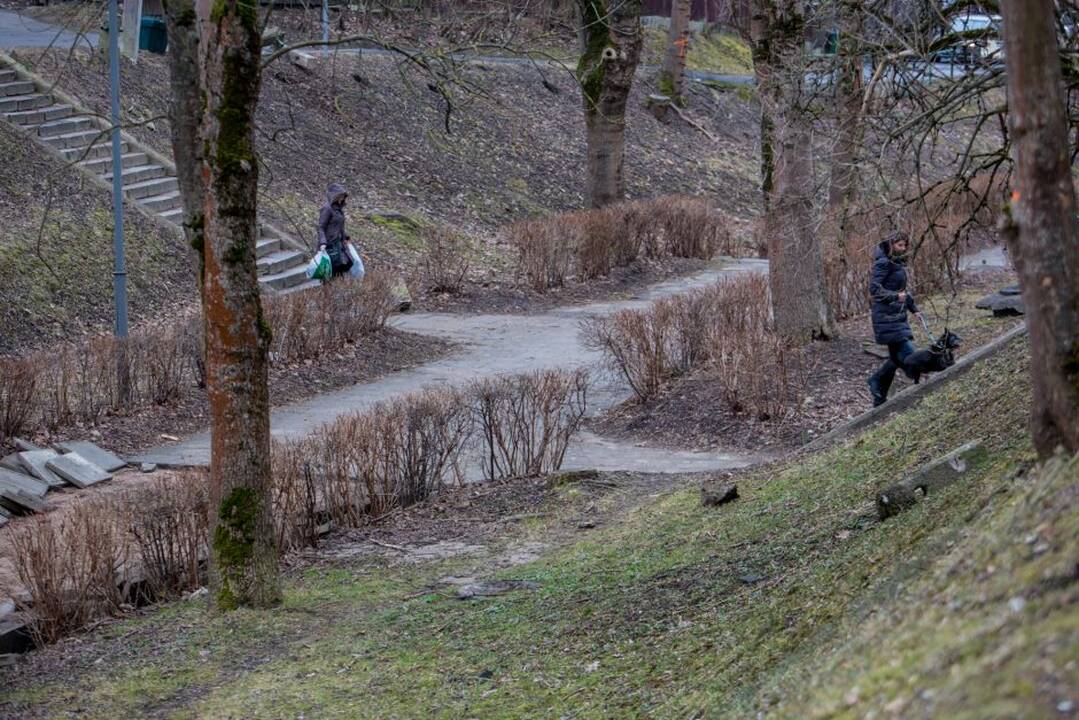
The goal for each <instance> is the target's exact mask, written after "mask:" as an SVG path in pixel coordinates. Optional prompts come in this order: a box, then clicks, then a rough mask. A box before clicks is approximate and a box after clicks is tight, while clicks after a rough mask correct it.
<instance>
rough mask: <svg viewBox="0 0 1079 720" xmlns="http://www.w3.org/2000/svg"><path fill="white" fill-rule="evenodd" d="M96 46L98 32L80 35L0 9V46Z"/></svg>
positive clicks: (7, 47) (6, 47) (27, 16)
mask: <svg viewBox="0 0 1079 720" xmlns="http://www.w3.org/2000/svg"><path fill="white" fill-rule="evenodd" d="M75 45H81V46H82V47H95V46H96V45H97V33H96V32H91V33H87V34H85V35H78V34H77V33H75V32H69V31H68V30H64V29H62V28H59V27H57V26H55V25H49V24H46V23H43V22H39V21H37V20H34V19H33V18H32V17H30V16H29V15H21V14H19V13H15V12H12V11H10V10H0V48H4V49H9V48H44V47H50V46H51V47H59V48H70V47H74V46H75Z"/></svg>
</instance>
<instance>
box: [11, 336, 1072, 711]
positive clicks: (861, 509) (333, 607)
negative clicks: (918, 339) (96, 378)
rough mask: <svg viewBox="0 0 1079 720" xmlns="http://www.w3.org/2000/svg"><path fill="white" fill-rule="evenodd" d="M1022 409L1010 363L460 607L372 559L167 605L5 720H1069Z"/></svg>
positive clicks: (1039, 499) (1047, 543) (1061, 533)
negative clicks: (918, 487) (928, 465)
mask: <svg viewBox="0 0 1079 720" xmlns="http://www.w3.org/2000/svg"><path fill="white" fill-rule="evenodd" d="M1029 393H1030V384H1029V377H1028V356H1027V350H1026V348H1025V346H1024V344H1023V343H1021V342H1020V343H1014V344H1013V346H1012V348H1011V349H1009V350H1006V351H1005V352H1003V353H1002V354H1000V355H998V356H996V357H995V358H994V359H992V360H990V361H987V362H985V363H983V364H982V365H981V366H979V367H978V368H977V369H975V370H974V371H972V372H971V373H970V374H968V375H967V376H965V378H964V379H961V380H959V381H956V382H955V383H953V384H952V385H950V386H947V387H946V388H945V389H943V390H942V391H940V392H938V393H937V394H935V395H933V396H931V397H929V398H927V399H926V400H924V401H923V402H922V403H920V404H919V405H918V406H916V407H915V408H913V409H912V410H911V411H908V412H906V413H903V414H901V415H899V416H897V417H895V418H894V419H892V420H891V421H890V422H888V423H887V424H885V425H883V426H881V427H878V428H876V429H873V430H871V431H869V432H867V433H866V434H864V435H862V436H860V437H858V438H856V439H854V440H853V441H851V442H849V443H847V444H845V445H842V446H839V447H835V448H832V449H829V450H826V451H823V452H821V453H819V454H815V455H812V456H807V457H802V458H795V459H792V460H789V461H786V462H784V463H779V464H773V465H770V466H765V467H761V468H758V469H757V470H754V471H752V472H749V473H747V474H746V475H743V476H742V477H740V478H739V479H738V482H739V488H740V495H741V499H739V500H738V501H736V502H735V503H733V504H729V505H725V506H722V507H720V508H704V507H702V506H701V505H700V503H699V501H698V493H697V492H696V490H695V487H689V488H686V489H684V490H678V491H674V492H671V493H667V494H662V495H660V496H657V497H655V498H643V499H642V500H643V504H640V505H638V506H637V507H636V509H634V510H632V511H628V512H627V513H625V514H624V515H623V516H621V517H619V518H617V519H616V520H615V521H614V522H610V523H607V524H605V525H603V526H602V527H600V528H598V529H596V530H594V531H592V532H591V533H588V534H576V535H570V536H569V537H568V538H567V539H565V540H563V541H562V542H556V543H554V544H553V546H552V549H551V550H550V552H549V553H548V554H546V555H544V556H543V557H541V558H539V559H538V560H535V561H533V562H531V563H528V564H525V565H519V566H517V567H514V568H512V569H511V570H503V571H500V573H501V576H502V577H512V578H513V579H518V580H530V581H534V582H535V583H538V585H539V588H538V589H537V590H534V591H526V590H522V591H517V592H514V593H511V594H509V595H505V596H501V597H496V598H489V599H485V600H469V601H462V600H458V599H456V598H455V597H453V596H452V595H450V594H445V593H440V592H436V591H430V592H428V591H427V589H426V588H430V587H433V586H435V585H432V584H433V583H435V584H436V583H437V579H438V578H441V577H443V576H446V575H455V574H458V575H459V574H461V573H466V572H475V568H474V567H469V563H471V562H474V561H470V560H466V559H462V558H460V557H458V558H450V559H444V560H436V561H432V562H428V563H419V564H390V563H389V562H388V561H384V560H377V559H371V558H370V557H369V558H368V559H366V560H359V559H352V560H338V561H335V562H324V563H320V564H316V565H314V566H311V567H308V568H307V569H306V570H303V571H299V572H296V573H294V574H293V575H292V576H291V577H290V579H289V581H288V583H287V586H286V591H285V601H284V604H283V605H282V606H281V607H280V608H278V609H275V610H271V611H257V612H256V611H246V610H245V611H239V612H236V613H232V614H229V615H226V616H222V617H207V615H206V614H205V611H204V609H203V607H202V605H201V603H197V602H181V603H174V604H171V605H167V606H164V607H162V608H160V609H159V610H157V611H156V612H153V613H151V614H149V615H148V616H147V617H145V618H142V619H137V620H133V621H128V622H125V623H122V624H119V625H115V626H111V627H109V628H108V629H107V630H104V631H99V634H98V635H99V636H98V637H97V638H96V639H95V643H96V645H95V647H98V648H101V647H104V648H106V650H107V653H106V655H105V656H104V660H103V661H101V662H99V663H97V664H93V665H89V666H87V667H85V668H83V669H82V670H80V672H79V673H77V674H74V675H71V676H53V677H48V678H44V679H41V678H39V679H37V680H33V679H31V678H29V677H27V676H26V675H21V676H19V678H18V681H17V682H15V683H13V685H14V687H11V688H9V689H8V690H6V691H4V692H3V694H2V695H0V698H2V701H0V714H4V715H5V716H9V717H74V716H76V715H77V716H78V717H101V718H114V717H200V718H226V717H244V718H285V717H288V718H296V717H308V718H313V717H318V718H357V717H370V718H414V717H427V718H432V717H439V718H442V717H444V718H464V717H468V718H510V717H529V718H561V717H573V718H611V717H618V718H629V717H649V718H654V717H661V718H665V717H670V718H687V717H694V718H701V717H730V718H745V717H754V716H756V715H757V714H758V713H761V714H763V715H765V716H769V717H790V718H806V717H814V718H825V717H828V718H845V717H850V718H855V717H859V718H860V717H937V718H983V719H984V718H1020V717H1023V718H1038V717H1045V718H1049V717H1062V716H1064V717H1067V716H1068V713H1072V712H1073V711H1072V710H1070V709H1069V708H1073V707H1074V704H1075V703H1076V702H1077V701H1079V697H1076V688H1077V687H1079V682H1077V681H1079V666H1077V661H1076V657H1077V653H1076V649H1077V647H1079V644H1077V642H1079V612H1077V611H1076V609H1075V608H1076V602H1075V601H1076V600H1077V592H1079V584H1077V583H1076V580H1077V571H1076V567H1077V565H1076V559H1077V552H1079V512H1077V507H1079V505H1077V503H1076V500H1077V495H1079V459H1077V458H1072V459H1070V460H1067V459H1063V458H1062V459H1058V460H1056V461H1053V462H1051V463H1049V464H1048V465H1046V466H1044V467H1039V466H1032V465H1031V463H1032V462H1033V460H1034V456H1033V454H1032V452H1031V449H1030V446H1029V443H1028V440H1027V437H1026V432H1025V421H1026V415H1027V412H1028V396H1029ZM975 438H978V439H981V440H982V441H983V442H984V443H985V444H986V446H987V447H988V449H989V451H990V454H989V460H988V461H986V462H985V463H983V464H982V465H980V466H978V467H976V468H974V469H973V470H972V471H971V472H970V473H969V474H968V475H967V476H966V478H965V479H964V480H963V481H962V482H960V483H958V484H956V485H953V486H951V487H950V488H948V489H946V490H945V491H944V492H942V493H940V494H939V495H935V496H931V497H928V498H926V499H925V500H924V501H922V502H921V503H920V504H918V505H917V506H916V507H915V508H913V509H912V510H910V511H908V512H906V513H904V514H902V515H900V516H898V517H896V518H892V519H890V520H888V521H884V522H881V521H878V520H877V519H876V517H875V515H874V511H873V502H872V498H873V495H874V492H875V491H877V490H879V489H880V488H882V487H883V486H885V485H887V484H889V483H891V482H893V481H895V480H896V479H898V478H900V477H901V476H902V475H903V474H904V473H906V472H909V471H911V470H913V469H914V468H916V467H918V466H919V465H921V464H923V463H924V462H926V461H927V460H929V459H931V458H933V457H936V456H938V455H941V454H943V453H945V452H947V451H948V450H950V449H951V448H953V447H955V446H957V445H959V444H961V443H963V442H966V441H968V440H971V439H975ZM565 500H566V502H572V498H570V497H566V498H565ZM552 511H553V512H554V513H555V514H557V508H553V509H552ZM545 522H547V521H545V520H543V519H542V518H541V519H538V520H534V521H532V522H530V523H529V524H528V525H527V530H522V531H521V532H528V533H531V534H533V535H537V534H538V535H540V536H542V534H543V532H544V529H545V526H544V523H545ZM582 538H583V539H582ZM102 634H104V635H106V636H107V637H102ZM68 652H74V653H77V652H78V646H71V647H69V649H68ZM1068 703H1072V704H1071V705H1069V704H1068Z"/></svg>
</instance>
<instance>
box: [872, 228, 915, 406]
mask: <svg viewBox="0 0 1079 720" xmlns="http://www.w3.org/2000/svg"><path fill="white" fill-rule="evenodd" d="M908 250H910V238H909V237H907V235H906V234H904V233H902V232H898V231H896V232H893V233H892V234H890V235H889V236H888V237H887V238H886V239H885V240H884V241H883V242H881V243H880V245H878V246H877V248H876V251H875V252H874V256H873V271H872V273H871V275H870V278H869V295H870V297H871V298H872V300H873V308H872V317H873V335H874V338H875V339H876V341H877V343H879V344H881V345H887V346H888V359H887V360H885V361H884V362H883V363H882V364H881V366H880V367H879V368H878V369H877V371H876V372H875V373H873V375H871V376H870V378H869V394H870V395H872V396H873V406H874V407H876V406H877V405H881V404H883V403H884V402H885V400H887V399H888V390H890V389H891V387H892V380H894V379H895V372H896V370H898V369H899V368H904V370H905V366H904V364H903V363H904V361H905V360H906V359H907V356H908V355H910V354H911V353H913V352H914V351H915V350H916V348H915V347H914V342H913V340H914V333H913V332H911V329H910V323H909V322H908V320H907V315H908V314H909V313H914V314H915V315H916V316H918V317H919V318H921V312H920V311H919V310H918V306H917V305H916V304H915V303H914V297H913V296H912V295H911V294H910V293H909V292H907V252H908Z"/></svg>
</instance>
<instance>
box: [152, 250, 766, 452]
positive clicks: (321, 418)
mask: <svg viewBox="0 0 1079 720" xmlns="http://www.w3.org/2000/svg"><path fill="white" fill-rule="evenodd" d="M766 268H767V262H766V261H763V260H730V261H726V262H719V261H717V262H715V263H713V264H712V265H711V266H710V267H709V268H708V269H707V270H705V271H703V272H700V273H697V274H695V275H692V276H689V277H682V278H677V279H673V280H669V281H666V282H662V283H658V284H656V285H653V286H651V287H650V288H648V289H647V290H645V291H643V292H642V293H640V294H638V295H637V296H636V297H635V298H633V299H631V300H619V301H611V302H600V303H592V304H589V305H582V306H576V307H566V308H559V309H556V310H552V311H550V312H547V313H543V314H539V315H527V316H513V315H451V314H435V313H431V314H417V315H403V316H398V317H397V318H395V319H394V320H393V323H392V324H393V326H394V327H396V328H399V329H401V330H407V331H409V332H413V333H417V334H421V335H430V336H435V337H439V338H442V339H445V340H449V341H451V342H453V343H455V344H457V345H458V346H459V347H460V348H461V349H460V350H459V351H458V352H455V353H453V354H451V355H449V356H447V357H445V358H443V359H440V360H437V361H435V362H432V363H427V364H425V365H421V366H419V367H416V368H413V369H412V370H408V371H404V372H398V373H392V374H390V375H387V376H385V377H383V378H381V379H379V380H376V381H374V382H370V383H364V384H360V385H355V386H352V387H349V388H345V389H343V390H339V391H335V392H330V393H325V394H321V395H316V396H314V397H311V398H309V399H307V400H304V401H302V402H298V403H295V404H292V405H286V406H283V407H280V408H278V409H276V410H274V411H273V413H272V415H271V418H270V424H271V430H272V432H273V434H274V436H276V437H279V438H288V437H298V436H302V435H306V434H308V433H310V432H312V431H314V430H315V429H316V428H318V427H319V426H320V425H322V424H323V423H326V422H328V421H331V420H333V419H334V418H336V417H337V416H339V415H341V414H344V413H347V412H353V411H356V410H363V409H364V408H367V407H370V406H371V405H373V404H375V403H377V402H380V401H383V400H387V399H389V398H391V397H394V396H397V395H401V394H404V393H409V392H414V391H416V390H419V389H421V388H423V387H425V386H429V385H462V384H464V383H467V382H469V381H471V380H475V379H477V378H480V377H484V376H491V375H499V374H510V373H521V372H527V371H531V370H539V369H545V368H553V367H558V368H566V369H573V368H581V367H587V368H596V367H597V364H598V361H599V355H598V354H597V353H596V352H594V351H592V350H590V349H588V348H586V347H585V346H584V344H583V342H582V340H581V337H580V332H579V323H580V321H581V320H582V319H584V318H586V317H590V316H595V315H605V314H610V313H613V312H616V311H618V310H622V309H625V308H640V307H645V306H647V305H648V304H650V303H651V302H653V301H654V300H656V299H658V298H661V297H667V296H670V295H676V294H679V293H684V292H686V291H688V290H692V289H694V288H698V287H703V286H706V285H709V284H711V283H714V282H715V281H717V280H719V279H720V278H722V277H726V276H730V275H734V274H737V273H743V272H763V271H764V270H765V269H766ZM597 377H598V379H599V381H598V382H597V383H596V384H595V387H594V389H593V391H592V392H591V394H590V400H589V404H590V407H591V411H592V412H599V411H602V410H604V409H606V408H608V407H611V406H612V405H614V404H615V403H617V402H618V401H620V400H622V399H623V398H624V397H625V396H626V394H627V391H626V389H625V388H624V387H623V386H622V385H621V383H618V382H615V381H613V380H612V379H611V378H610V377H609V376H605V375H604V374H602V373H597ZM209 457H210V434H209V431H205V432H202V433H199V434H197V435H194V436H192V437H190V438H187V439H186V440H184V441H182V442H180V443H178V444H170V445H163V446H160V447H156V448H153V449H151V450H148V451H146V452H145V453H143V454H142V455H140V456H139V457H138V458H137V460H138V461H141V462H154V463H157V464H159V465H163V466H201V465H206V464H208V462H209ZM756 460H757V458H756V457H755V456H752V455H731V454H728V453H723V452H707V453H694V452H673V451H669V450H664V449H654V448H646V447H641V446H638V445H636V444H633V443H626V444H618V443H612V442H610V441H606V440H601V439H599V438H597V437H595V436H592V435H588V434H582V435H580V436H579V437H578V438H577V439H576V440H575V442H574V443H573V445H572V446H571V448H570V451H569V453H568V455H567V462H566V466H567V468H586V467H587V468H593V467H595V468H599V469H624V468H630V467H635V468H642V469H643V468H651V469H660V468H661V469H662V470H663V471H665V472H700V471H708V470H722V469H730V468H737V467H744V466H746V465H748V464H751V463H753V462H755V461H756ZM477 471H478V468H477Z"/></svg>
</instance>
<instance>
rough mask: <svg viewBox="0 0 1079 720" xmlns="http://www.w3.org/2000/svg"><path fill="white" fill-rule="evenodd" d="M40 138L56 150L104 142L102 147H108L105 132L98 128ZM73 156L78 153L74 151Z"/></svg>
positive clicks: (77, 155)
mask: <svg viewBox="0 0 1079 720" xmlns="http://www.w3.org/2000/svg"><path fill="white" fill-rule="evenodd" d="M41 139H42V141H43V142H45V143H46V144H48V145H52V146H53V147H54V148H56V149H57V150H62V149H64V148H78V147H86V146H87V145H89V144H91V143H93V144H94V145H98V144H100V143H105V145H104V147H108V142H109V136H108V135H107V134H105V135H103V134H102V133H101V131H100V130H80V131H79V132H73V133H65V134H63V135H50V136H49V137H46V138H41ZM75 157H76V158H77V157H79V154H78V153H76V154H75Z"/></svg>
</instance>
